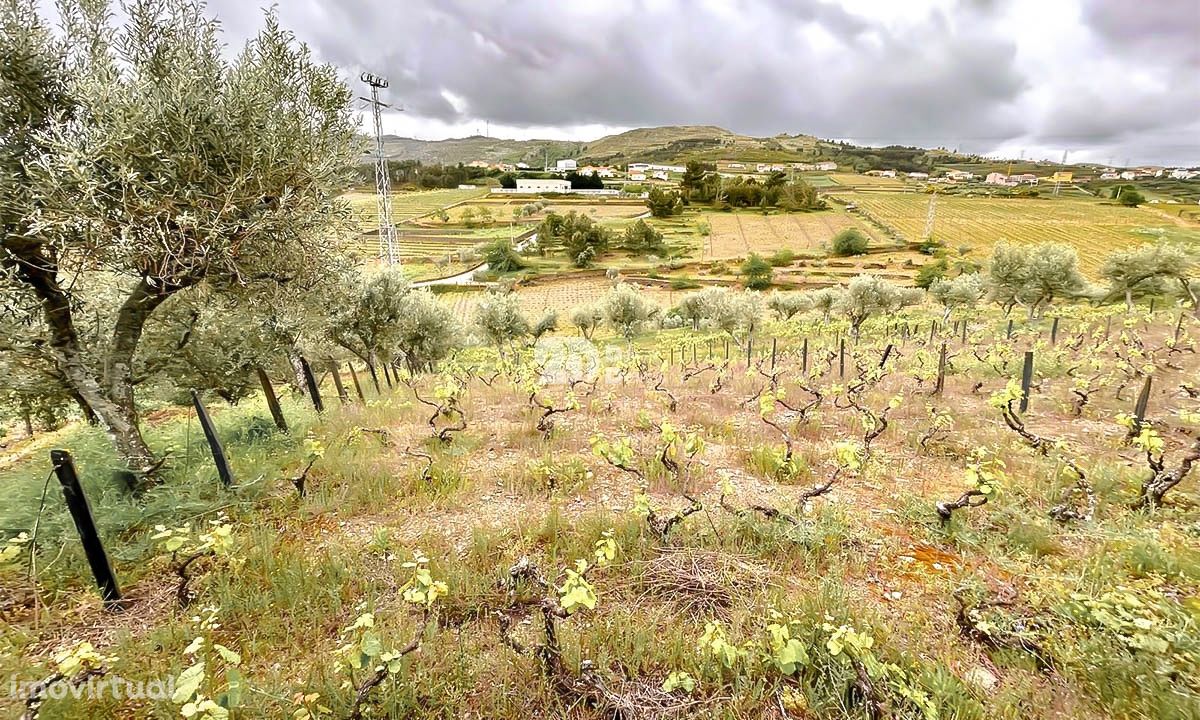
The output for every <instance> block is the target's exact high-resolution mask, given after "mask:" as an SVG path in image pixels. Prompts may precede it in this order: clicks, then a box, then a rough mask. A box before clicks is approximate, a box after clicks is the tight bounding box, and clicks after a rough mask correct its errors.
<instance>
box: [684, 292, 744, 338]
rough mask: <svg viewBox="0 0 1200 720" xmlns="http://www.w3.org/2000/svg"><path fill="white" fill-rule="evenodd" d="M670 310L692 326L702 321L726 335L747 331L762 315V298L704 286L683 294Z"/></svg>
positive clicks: (699, 325) (698, 324)
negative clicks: (684, 295)
mask: <svg viewBox="0 0 1200 720" xmlns="http://www.w3.org/2000/svg"><path fill="white" fill-rule="evenodd" d="M670 314H671V315H673V316H676V317H678V318H680V319H681V320H684V321H687V322H690V323H691V324H692V327H693V328H696V329H698V328H700V327H701V325H704V326H706V327H712V328H715V329H718V330H723V331H725V332H727V333H729V334H730V335H740V334H745V335H748V334H750V333H753V332H754V330H755V328H756V327H757V326H758V323H759V321H760V320H761V318H762V298H761V296H760V295H759V294H758V293H752V292H735V291H732V290H729V289H727V288H720V287H711V288H705V289H703V290H700V291H698V292H694V293H690V294H689V295H687V296H686V297H684V298H683V300H681V301H680V302H679V304H678V305H676V306H675V307H673V308H671V312H670Z"/></svg>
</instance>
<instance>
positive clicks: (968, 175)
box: [946, 170, 975, 182]
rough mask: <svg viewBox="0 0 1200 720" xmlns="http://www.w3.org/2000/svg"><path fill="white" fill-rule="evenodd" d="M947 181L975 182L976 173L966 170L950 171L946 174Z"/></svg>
mask: <svg viewBox="0 0 1200 720" xmlns="http://www.w3.org/2000/svg"><path fill="white" fill-rule="evenodd" d="M946 179H948V180H953V181H956V182H957V181H959V180H974V179H975V173H973V172H967V171H966V170H948V171H947V172H946Z"/></svg>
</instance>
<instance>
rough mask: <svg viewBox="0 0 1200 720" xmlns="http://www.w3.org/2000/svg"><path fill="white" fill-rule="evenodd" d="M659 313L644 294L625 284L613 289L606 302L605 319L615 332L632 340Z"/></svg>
mask: <svg viewBox="0 0 1200 720" xmlns="http://www.w3.org/2000/svg"><path fill="white" fill-rule="evenodd" d="M656 312H657V308H655V307H653V306H652V305H650V303H648V302H646V299H645V298H643V297H642V294H641V293H640V292H638V291H637V290H636V289H634V288H632V287H630V286H629V285H626V284H624V283H622V284H620V285H618V286H617V287H616V288H615V289H613V290H612V291H611V292H610V293H609V294H608V297H607V298H605V300H604V318H605V319H606V320H608V324H609V325H611V326H612V328H613V330H615V331H616V332H619V333H620V334H621V335H623V336H624V337H625V339H627V340H632V339H633V336H634V335H636V334H637V331H638V328H639V327H641V325H642V324H643V323H645V322H646V321H647V320H649V319H650V318H651V317H653V316H654V314H655V313H656Z"/></svg>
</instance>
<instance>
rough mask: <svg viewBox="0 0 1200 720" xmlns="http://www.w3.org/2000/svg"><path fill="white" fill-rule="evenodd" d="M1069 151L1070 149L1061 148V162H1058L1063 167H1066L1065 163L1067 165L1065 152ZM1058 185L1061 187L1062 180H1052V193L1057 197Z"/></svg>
mask: <svg viewBox="0 0 1200 720" xmlns="http://www.w3.org/2000/svg"><path fill="white" fill-rule="evenodd" d="M1069 152H1071V151H1070V150H1063V156H1062V162H1060V163H1059V165H1062V166H1063V167H1066V165H1067V153H1069ZM1055 174H1056V175H1057V174H1058V173H1055ZM1060 187H1062V180H1055V181H1054V195H1055V197H1057V196H1058V189H1059V188H1060Z"/></svg>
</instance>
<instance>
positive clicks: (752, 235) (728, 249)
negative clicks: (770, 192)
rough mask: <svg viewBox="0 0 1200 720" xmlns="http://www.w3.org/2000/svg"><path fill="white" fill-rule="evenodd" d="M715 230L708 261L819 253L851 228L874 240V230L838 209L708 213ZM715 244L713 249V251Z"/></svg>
mask: <svg viewBox="0 0 1200 720" xmlns="http://www.w3.org/2000/svg"><path fill="white" fill-rule="evenodd" d="M703 219H704V220H707V221H708V223H709V225H710V226H711V228H712V237H711V238H704V239H703V240H704V242H703V243H702V248H701V252H702V253H703V257H704V258H705V259H722V258H735V257H744V256H746V255H748V254H750V253H752V252H755V253H759V254H760V255H768V254H770V253H773V252H775V251H776V250H782V249H789V250H794V251H796V252H819V251H820V250H821V248H822V245H823V244H824V243H827V242H829V241H830V240H832V239H833V236H834V235H836V234H837V233H839V232H841V231H842V230H846V229H848V228H857V229H858V230H861V231H862V232H864V233H866V234H867V235H868V236H871V237H872V238H874V237H875V233H874V231H873V229H872V228H870V227H868V226H867V225H866V224H865V223H863V222H861V221H859V220H858V219H857V218H855V217H853V216H852V215H849V214H847V213H846V212H844V211H843V210H840V209H837V208H834V209H830V210H825V211H822V212H813V213H774V214H771V215H763V214H762V213H759V212H753V211H746V212H732V213H724V212H705V213H703ZM709 240H711V246H712V247H711V249H710V248H709V244H710V243H709V242H708V241H709Z"/></svg>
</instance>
